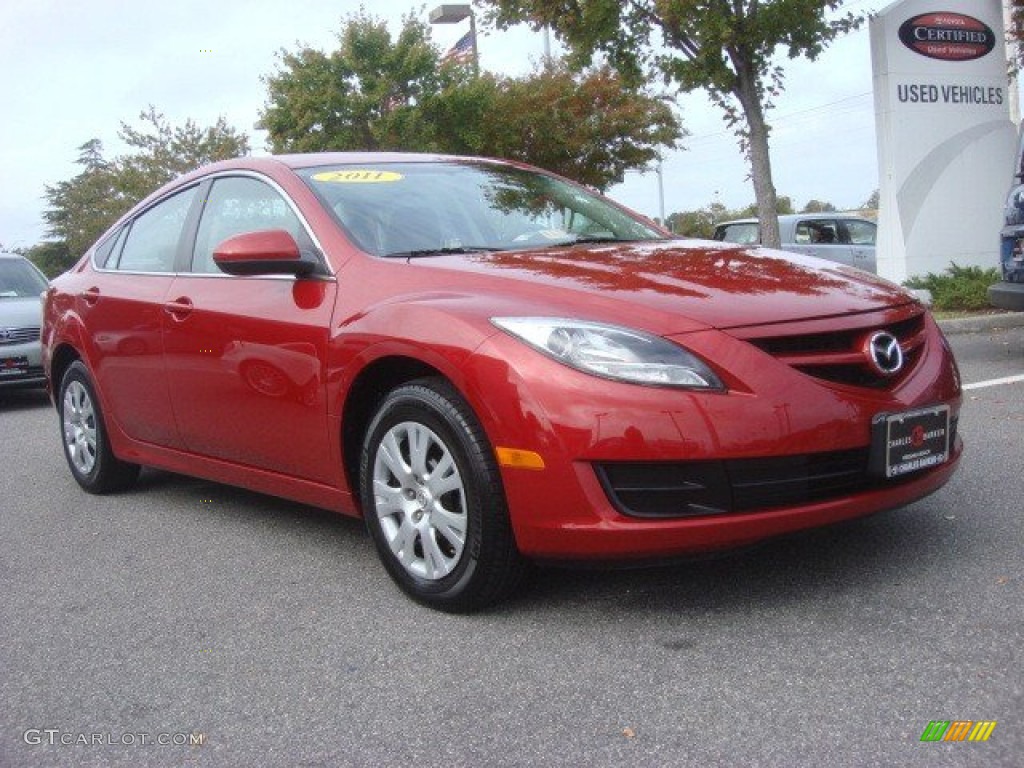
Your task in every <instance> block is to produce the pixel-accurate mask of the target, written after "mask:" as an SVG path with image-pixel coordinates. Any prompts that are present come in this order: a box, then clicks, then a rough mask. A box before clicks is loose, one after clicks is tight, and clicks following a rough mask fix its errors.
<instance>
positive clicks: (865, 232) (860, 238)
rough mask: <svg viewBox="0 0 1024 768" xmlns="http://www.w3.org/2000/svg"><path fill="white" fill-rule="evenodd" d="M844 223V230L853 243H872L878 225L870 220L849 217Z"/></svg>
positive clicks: (873, 242)
mask: <svg viewBox="0 0 1024 768" xmlns="http://www.w3.org/2000/svg"><path fill="white" fill-rule="evenodd" d="M845 224H846V231H847V233H848V234H849V236H850V242H851V243H852V244H853V245H874V244H875V235H876V232H877V230H878V227H877V226H876V225H875V224H873V223H872V222H870V221H858V220H857V219H851V220H849V221H847V222H845Z"/></svg>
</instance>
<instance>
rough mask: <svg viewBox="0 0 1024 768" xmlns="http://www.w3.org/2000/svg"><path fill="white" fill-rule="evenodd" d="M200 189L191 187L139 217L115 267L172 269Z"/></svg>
mask: <svg viewBox="0 0 1024 768" xmlns="http://www.w3.org/2000/svg"><path fill="white" fill-rule="evenodd" d="M197 189H198V187H191V188H189V189H186V190H185V191H184V192H178V193H177V194H176V195H173V196H172V197H169V198H167V199H165V200H163V201H161V202H159V203H157V204H156V205H154V206H153V207H152V208H150V209H149V210H147V211H146V212H145V213H143V214H142V215H141V216H139V217H138V218H136V219H135V221H133V222H132V225H131V229H130V230H128V236H127V239H126V240H125V242H124V246H123V248H122V249H121V258H120V260H119V261H118V262H117V267H116V268H117V269H120V270H126V271H133V272H173V271H174V257H175V255H176V254H177V252H178V241H179V240H180V239H181V228H182V226H183V225H184V223H185V217H187V216H188V209H189V208H190V207H191V205H192V199H193V198H194V197H195V195H196V190H197ZM120 240H121V238H120V237H119V238H118V241H120ZM115 250H116V249H115ZM109 261H111V262H112V261H113V260H112V259H111V260H109ZM108 266H110V265H109V264H108Z"/></svg>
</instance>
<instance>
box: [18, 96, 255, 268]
mask: <svg viewBox="0 0 1024 768" xmlns="http://www.w3.org/2000/svg"><path fill="white" fill-rule="evenodd" d="M139 119H140V120H141V121H142V127H140V128H133V127H132V126H130V125H128V124H127V123H124V122H122V123H121V130H120V131H119V132H118V135H119V136H120V138H121V140H122V141H124V142H125V143H126V144H127V145H128V146H129V147H131V148H133V150H134V151H132V152H130V153H128V154H125V155H121V156H119V157H116V158H114V159H113V160H106V159H105V158H104V157H103V144H102V143H101V142H100V141H99V139H91V140H90V141H87V142H86V143H85V144H83V145H82V146H80V147H79V148H78V149H79V153H80V154H79V156H78V160H77V161H76V162H77V164H78V165H80V166H81V167H82V171H81V172H80V173H79V174H78V175H77V176H74V177H73V178H71V179H66V180H64V181H60V182H57V183H56V184H54V185H53V186H47V188H46V194H45V197H46V201H47V209H46V210H45V211H44V212H43V219H44V220H45V221H46V224H47V234H48V235H49V236H50V237H52V238H54V240H53V241H50V242H46V243H41V244H40V245H38V246H35V247H34V248H33V249H31V251H32V252H36V255H37V256H38V258H39V259H41V260H42V263H41V264H40V268H41V269H43V271H44V272H46V273H47V274H51V273H52V272H53V271H54V270H56V271H57V272H60V271H62V270H64V269H66V268H68V267H69V266H71V265H72V264H73V263H74V262H75V261H76V260H77V259H78V257H79V256H81V255H82V254H83V253H84V252H85V251H86V250H87V249H88V248H89V246H90V245H92V244H93V242H95V241H96V239H97V238H98V237H99V236H100V235H101V234H103V232H104V231H105V230H106V229H107V228H108V227H109V226H110V225H111V224H113V223H114V222H115V221H116V220H117V219H118V218H119V217H120V216H121V215H122V214H124V213H125V212H126V211H128V209H130V208H131V207H132V206H133V205H135V203H137V202H138V201H139V200H141V199H143V198H144V197H146V195H148V194H149V193H151V192H153V191H155V190H156V189H157V188H158V187H160V186H162V185H163V184H165V183H167V182H168V181H170V180H171V179H173V178H175V177H176V176H179V175H180V174H182V173H185V172H186V171H190V170H192V169H194V168H197V167H198V166H200V165H203V164H205V163H209V162H212V161H214V160H224V159H228V158H231V157H237V156H239V155H244V154H247V153H248V152H249V139H248V137H246V135H245V134H240V133H238V132H237V131H235V129H234V128H231V127H230V126H228V125H227V123H226V122H225V120H224V118H220V119H219V120H218V121H217V123H216V124H215V125H213V126H211V127H209V128H205V129H201V128H199V127H198V126H197V125H196V124H195V123H193V122H192V121H191V120H188V121H186V123H185V124H184V125H183V126H178V127H172V126H170V125H168V124H167V122H166V120H165V119H164V116H163V115H161V114H160V113H158V112H157V111H156V109H155V108H153V107H152V106H150V107H149V109H148V110H147V111H145V112H142V113H141V114H140V115H139ZM37 249H41V250H38V251H37ZM43 264H45V265H46V266H45V267H44V266H43Z"/></svg>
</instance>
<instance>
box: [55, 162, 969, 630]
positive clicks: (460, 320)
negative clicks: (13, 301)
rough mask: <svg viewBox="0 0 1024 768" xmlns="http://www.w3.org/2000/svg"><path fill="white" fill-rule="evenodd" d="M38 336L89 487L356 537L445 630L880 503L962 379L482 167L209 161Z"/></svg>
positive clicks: (797, 300)
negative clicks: (239, 497) (539, 593)
mask: <svg viewBox="0 0 1024 768" xmlns="http://www.w3.org/2000/svg"><path fill="white" fill-rule="evenodd" d="M42 338H43V348H44V365H45V368H46V372H47V376H48V378H49V382H50V388H51V392H52V394H53V397H54V401H55V404H56V406H57V410H58V413H59V418H60V426H61V434H62V437H63V445H64V452H65V455H66V457H67V461H68V465H69V467H70V469H71V472H72V474H73V475H74V477H75V479H76V480H77V481H78V483H79V484H80V485H81V486H82V487H83V488H84V489H85V490H87V491H90V492H93V493H104V492H109V491H115V490H119V489H123V488H125V487H127V486H128V485H130V484H131V483H132V481H133V480H134V479H135V477H136V476H137V474H138V471H139V467H140V466H141V465H146V466H152V467H161V468H164V469H167V470H171V471H174V472H181V473H185V474H190V475H196V476H199V477H204V478H208V479H210V480H215V481H218V482H224V483H231V484H235V485H240V486H244V487H246V488H251V489H253V490H256V491H261V492H264V493H269V494H274V495H277V496H283V497H286V498H290V499H295V500H297V501H301V502H304V503H307V504H314V505H317V506H321V507H325V508H328V509H332V510H337V511H338V512H342V513H345V514H349V515H361V516H362V517H363V518H365V520H366V524H367V527H368V529H369V531H370V533H371V535H372V538H373V540H374V542H375V544H376V546H377V548H378V550H379V552H380V556H381V559H382V561H383V563H384V565H385V567H386V568H387V570H388V572H389V573H390V575H391V576H392V577H393V578H394V580H395V581H396V582H397V583H398V584H399V585H400V586H401V587H402V588H403V589H404V590H405V591H406V592H407V593H409V594H410V595H411V596H412V597H414V598H416V599H418V600H420V601H423V602H425V603H428V604H430V605H433V606H435V607H438V608H442V609H446V610H469V609H472V608H475V607H479V606H481V605H484V604H486V603H489V602H492V601H494V600H496V599H498V598H500V597H501V596H503V595H505V594H507V593H508V591H509V590H511V589H512V588H513V587H514V586H515V584H516V582H517V580H518V579H519V577H520V575H521V573H522V572H523V570H524V567H525V564H526V563H527V562H528V561H530V560H591V561H594V560H601V561H622V560H644V559H660V558H665V557H671V556H675V555H681V554H687V553H695V552H702V551H709V550H717V549H722V548H728V547H735V546H738V545H743V544H748V543H751V542H755V541H758V540H760V539H764V538H767V537H770V536H775V535H779V534H783V533H787V532H790V531H796V530H799V529H804V528H809V527H813V526H819V525H824V524H828V523H833V522H836V521H839V520H844V519H848V518H853V517H859V516H863V515H869V514H872V513H874V512H878V511H880V510H885V509H891V508H894V507H899V506H902V505H905V504H908V503H910V502H912V501H914V500H916V499H920V498H922V497H923V496H926V495H927V494H929V493H931V492H933V491H935V490H936V489H938V488H940V487H941V486H942V485H943V484H944V483H945V482H946V481H947V480H949V478H950V476H951V475H952V474H953V472H954V470H955V469H956V466H957V463H958V461H959V458H960V454H961V450H962V444H961V441H960V439H959V438H958V437H957V417H958V415H959V410H960V403H961V394H960V383H959V376H958V373H957V368H956V363H955V362H954V359H953V355H952V353H951V352H950V349H949V346H948V345H947V343H946V341H945V339H944V338H943V336H942V334H941V332H940V331H939V329H938V327H937V326H936V325H935V323H934V321H933V320H932V318H931V317H930V315H929V313H928V312H927V311H926V309H925V308H924V307H923V306H922V305H921V304H920V303H918V302H917V301H916V300H915V299H914V298H913V297H912V296H910V295H908V294H907V293H905V292H904V291H903V290H901V289H900V288H898V287H897V286H894V285H892V284H889V283H887V282H884V281H882V280H880V279H878V278H876V277H874V276H872V275H869V274H866V273H863V272H859V271H857V270H854V269H851V268H847V267H842V266H839V265H836V264H833V263H830V262H824V261H817V260H814V259H811V258H804V257H801V256H798V255H794V254H783V253H779V252H774V251H769V250H764V249H761V248H745V247H740V246H736V245H731V244H727V243H711V242H700V241H681V240H674V239H670V238H669V237H667V236H666V234H665V233H664V232H663V231H662V230H660V229H658V228H657V227H655V226H654V225H653V224H651V223H650V222H648V221H646V220H644V219H642V218H640V217H638V216H636V215H635V214H632V213H630V212H629V211H627V210H625V209H623V208H621V207H619V206H617V205H615V204H613V203H611V202H610V201H608V200H606V199H604V198H602V197H600V196H598V195H595V194H593V193H591V192H590V191H588V190H587V189H584V188H582V187H580V186H577V185H575V184H573V183H571V182H568V181H566V180H564V179H561V178H558V177H556V176H553V175H550V174H547V173H544V172H541V171H538V170H536V169H532V168H528V167H525V166H521V165H516V164H511V163H504V162H496V161H486V160H479V159H467V158H454V157H434V156H422V155H395V154H321V155H297V156H285V157H269V158H244V159H240V160H234V161H230V162H225V163H218V164H215V165H211V166H208V167H206V168H202V169H200V170H198V171H196V172H194V173H191V174H189V175H187V176H184V177H182V178H181V179H178V180H177V181H175V182H173V183H171V184H169V185H167V186H166V187H164V188H163V189H160V190H159V191H157V192H156V193H154V194H153V195H151V196H150V197H149V198H148V199H146V200H145V201H143V202H142V203H140V204H139V205H138V206H136V207H135V208H134V209H133V210H132V211H131V212H129V213H128V214H127V215H126V216H124V218H122V219H121V220H120V221H119V222H117V224H115V225H114V226H113V227H112V228H111V229H110V230H109V231H108V232H107V233H106V234H105V235H104V236H103V237H102V238H101V239H100V240H99V242H98V243H96V245H95V246H94V247H93V248H91V249H90V250H89V252H88V253H86V254H85V255H84V256H83V257H82V259H81V261H80V262H79V263H78V264H77V265H76V266H75V267H74V268H72V269H71V270H69V271H68V272H67V273H66V274H64V275H62V276H61V277H59V278H58V279H57V280H55V281H54V282H53V285H52V287H51V289H50V291H49V293H48V295H47V299H46V307H45V317H44V327H43V332H42Z"/></svg>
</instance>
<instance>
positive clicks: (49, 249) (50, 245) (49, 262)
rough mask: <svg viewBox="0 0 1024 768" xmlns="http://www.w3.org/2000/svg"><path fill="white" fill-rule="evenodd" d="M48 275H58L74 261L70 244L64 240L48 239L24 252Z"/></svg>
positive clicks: (24, 254)
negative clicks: (69, 248)
mask: <svg viewBox="0 0 1024 768" xmlns="http://www.w3.org/2000/svg"><path fill="white" fill-rule="evenodd" d="M22 255H23V256H25V258H27V259H29V260H30V261H31V262H32V263H33V264H35V265H36V266H37V267H39V269H40V270H42V272H43V274H44V275H46V276H47V277H56V276H57V275H59V274H60V273H61V272H63V271H64V270H66V269H67V268H68V267H69V266H71V265H72V264H73V263H74V261H75V260H74V259H73V258H72V257H71V253H70V252H69V251H68V246H67V244H66V243H64V242H63V241H62V240H46V241H44V242H42V243H37V244H36V245H33V246H32V247H31V248H29V249H27V250H25V251H24V252H23V253H22Z"/></svg>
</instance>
